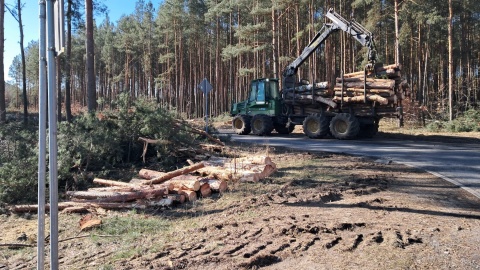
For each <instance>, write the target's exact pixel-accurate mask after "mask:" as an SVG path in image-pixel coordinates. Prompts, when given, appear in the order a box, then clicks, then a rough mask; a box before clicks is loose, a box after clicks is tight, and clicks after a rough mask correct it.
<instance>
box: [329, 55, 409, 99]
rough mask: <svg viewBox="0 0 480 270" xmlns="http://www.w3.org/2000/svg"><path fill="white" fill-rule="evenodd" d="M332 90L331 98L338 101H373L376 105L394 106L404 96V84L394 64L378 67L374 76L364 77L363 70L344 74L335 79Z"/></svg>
mask: <svg viewBox="0 0 480 270" xmlns="http://www.w3.org/2000/svg"><path fill="white" fill-rule="evenodd" d="M379 77H382V78H381V79H380V78H379ZM333 90H334V92H335V96H334V97H333V100H334V101H335V102H338V103H341V102H343V103H372V102H375V103H376V104H378V107H382V106H387V107H396V106H397V105H399V102H401V100H403V99H404V98H405V95H404V90H405V84H404V83H403V84H402V79H401V72H400V67H399V66H397V65H395V64H394V65H388V66H383V67H378V68H377V70H376V77H375V78H368V77H367V78H365V73H364V71H360V72H353V73H347V74H344V76H343V79H342V78H337V79H336V85H335V87H334V89H333Z"/></svg>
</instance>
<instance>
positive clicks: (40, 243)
mask: <svg viewBox="0 0 480 270" xmlns="http://www.w3.org/2000/svg"><path fill="white" fill-rule="evenodd" d="M45 8H46V6H45V0H40V2H39V9H40V42H39V43H40V44H39V59H38V70H39V71H38V73H39V77H40V78H39V90H38V93H39V118H38V232H37V269H38V270H43V269H44V266H45V178H46V153H47V151H46V147H47V145H46V144H47V131H46V130H47V104H46V102H47V82H46V80H47V73H46V64H47V62H46V54H47V50H46V46H45V41H46V32H45V22H46V16H45V12H46V10H45Z"/></svg>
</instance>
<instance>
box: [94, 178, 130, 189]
mask: <svg viewBox="0 0 480 270" xmlns="http://www.w3.org/2000/svg"><path fill="white" fill-rule="evenodd" d="M93 183H95V184H99V185H103V186H113V187H135V185H132V184H129V183H125V182H120V181H114V180H107V179H102V178H95V179H93Z"/></svg>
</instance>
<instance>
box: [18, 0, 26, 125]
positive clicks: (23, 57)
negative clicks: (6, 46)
mask: <svg viewBox="0 0 480 270" xmlns="http://www.w3.org/2000/svg"><path fill="white" fill-rule="evenodd" d="M17 12H18V13H17V15H18V18H17V19H18V27H19V29H20V54H21V57H22V94H23V99H22V100H23V123H24V124H25V125H26V124H27V123H28V99H27V71H26V69H27V68H26V63H25V49H24V48H23V24H22V1H21V0H18V1H17Z"/></svg>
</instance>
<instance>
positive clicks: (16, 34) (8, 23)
mask: <svg viewBox="0 0 480 270" xmlns="http://www.w3.org/2000/svg"><path fill="white" fill-rule="evenodd" d="M100 1H101V2H103V3H104V4H105V5H106V6H107V7H108V10H109V16H110V20H111V21H112V22H116V21H117V20H118V19H119V18H120V17H121V16H122V15H125V14H131V13H133V12H134V11H135V3H136V2H137V1H136V0H100ZM15 2H17V1H16V0H5V3H6V4H7V5H10V6H13V5H14V3H15ZM22 2H23V3H24V8H23V10H22V20H23V26H24V30H23V31H24V46H25V47H26V46H27V45H28V43H29V42H30V41H32V40H38V38H39V27H38V22H39V19H38V17H39V4H38V3H39V1H38V0H22ZM65 2H66V1H65ZM145 2H148V0H146V1H145ZM151 2H152V3H153V6H154V7H155V9H158V6H159V4H160V3H161V2H163V0H151ZM95 19H96V21H97V23H100V22H102V21H103V20H104V16H103V15H102V16H100V17H99V16H97V17H96V18H95ZM19 42H20V31H19V29H18V22H17V21H16V20H15V19H13V17H12V16H11V15H10V13H9V12H8V11H7V12H6V13H5V53H4V59H5V60H4V61H5V62H4V64H5V80H6V81H9V80H11V78H10V77H9V76H8V70H9V68H10V64H11V63H12V61H13V58H14V57H15V56H16V55H19V54H20V43H19Z"/></svg>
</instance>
